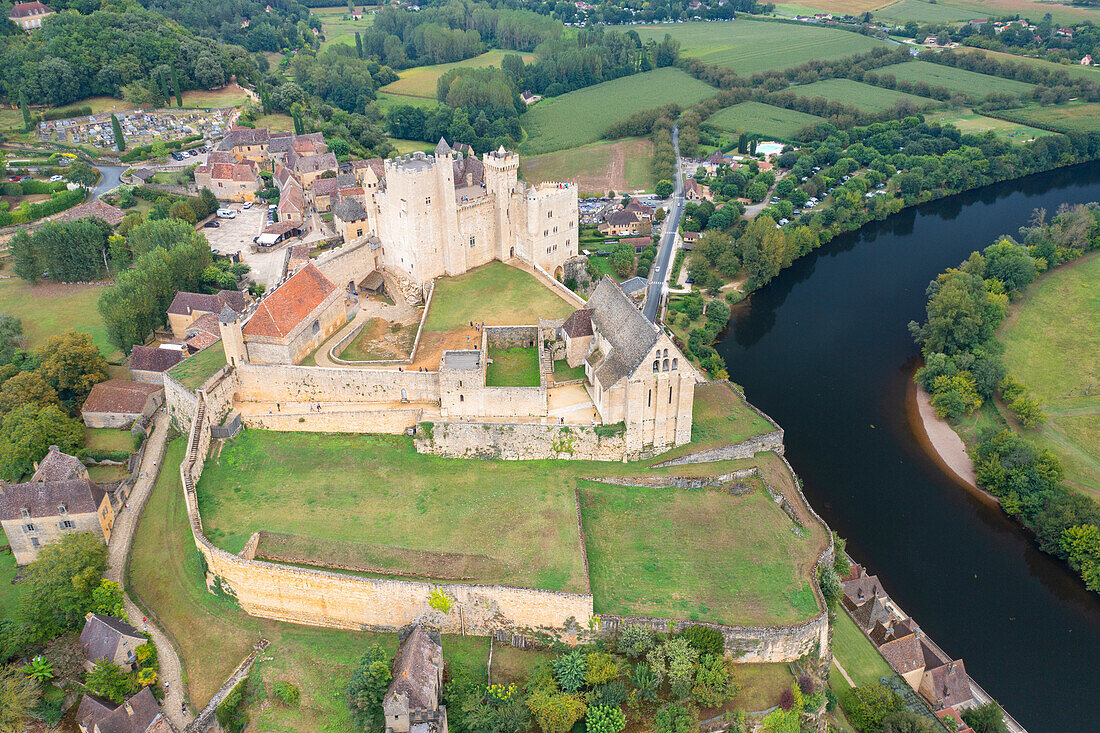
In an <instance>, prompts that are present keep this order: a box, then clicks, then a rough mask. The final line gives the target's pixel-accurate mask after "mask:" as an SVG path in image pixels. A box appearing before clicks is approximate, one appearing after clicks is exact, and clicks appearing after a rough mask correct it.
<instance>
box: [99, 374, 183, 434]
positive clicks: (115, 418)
mask: <svg viewBox="0 0 1100 733" xmlns="http://www.w3.org/2000/svg"><path fill="white" fill-rule="evenodd" d="M162 404H164V387H162V386H161V385H159V384H147V383H145V382H131V381H130V380H127V379H108V380H107V381H106V382H100V383H99V384H97V385H95V386H94V387H92V391H91V392H89V393H88V399H86V400H85V401H84V406H83V407H81V408H80V416H81V418H82V419H83V420H84V425H85V426H87V427H89V428H128V427H130V426H131V425H133V424H134V423H135V422H136V421H137V420H138V419H139V418H142V417H151V416H152V415H153V413H154V412H156V411H157V408H159V407H160V406H161V405H162Z"/></svg>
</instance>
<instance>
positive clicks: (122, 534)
mask: <svg viewBox="0 0 1100 733" xmlns="http://www.w3.org/2000/svg"><path fill="white" fill-rule="evenodd" d="M167 438H168V415H167V413H164V412H158V413H157V415H156V418H154V420H153V430H152V432H151V433H150V434H149V437H148V438H147V440H148V443H147V444H146V446H145V455H144V456H143V458H142V462H141V468H140V469H139V471H138V479H137V482H136V483H135V484H134V489H133V491H131V492H130V498H129V499H128V500H127V501H126V504H125V505H124V507H123V509H122V511H121V512H119V514H118V518H117V519H116V520H115V526H114V529H113V530H112V532H111V541H110V543H109V544H108V545H107V579H108V580H113V581H115V582H116V583H119V584H121V585H122V586H123V590H124V599H125V605H126V617H127V618H128V619H129V620H130V624H131V625H132V626H134V627H137V628H140V629H141V630H142V631H148V632H149V634H150V635H151V636H152V637H153V643H154V644H155V645H156V647H157V661H158V662H159V664H160V673H159V675H158V677H159V680H160V682H161V683H162V684H163V685H164V686H166V687H167V691H166V693H165V695H164V704H163V709H164V713H165V714H166V715H167V716H168V718H169V720H171V721H172V724H173V725H175V726H176V728H177V730H183V729H184V728H186V727H187V725H188V724H189V723H190V722H191V720H192V719H193V716H192V715H191V713H190V712H188V711H187V702H186V697H185V696H184V683H183V665H182V664H181V663H180V658H179V655H178V654H177V653H176V648H175V646H174V645H173V644H172V641H171V639H169V637H168V635H167V634H166V633H165V632H164V630H162V629H161V628H160V627H158V626H157V625H156V624H155V623H153V622H152V621H151V620H145V621H143V619H146V616H145V612H144V611H142V610H141V609H140V608H138V607H137V604H135V603H134V602H133V600H132V599H131V598H130V594H129V593H126V592H125V587H126V586H125V582H124V578H125V575H126V565H127V563H128V561H129V559H130V545H131V543H132V542H133V540H134V531H135V530H136V529H137V524H138V520H139V519H141V512H142V510H143V509H144V508H145V503H146V502H147V501H148V500H149V496H150V495H151V494H152V492H153V487H154V486H155V485H156V482H157V476H158V475H159V473H160V469H161V467H162V464H163V463H164V448H165V446H166V445H167V442H168V440H167Z"/></svg>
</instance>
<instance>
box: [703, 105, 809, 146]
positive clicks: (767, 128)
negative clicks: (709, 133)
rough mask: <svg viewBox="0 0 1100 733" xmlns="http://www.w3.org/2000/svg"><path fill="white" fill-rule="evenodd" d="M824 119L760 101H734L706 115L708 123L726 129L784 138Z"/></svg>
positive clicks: (727, 130) (788, 137)
mask: <svg viewBox="0 0 1100 733" xmlns="http://www.w3.org/2000/svg"><path fill="white" fill-rule="evenodd" d="M824 121H825V118H823V117H818V116H817V115H808V114H806V113H805V112H799V111H797V110H793V109H783V108H782V107H773V106H772V105H770V104H763V103H761V102H742V103H741V104H735V105H733V106H732V107H726V108H725V109H722V110H719V111H717V112H715V113H714V114H713V115H711V116H710V117H708V118H707V124H709V125H714V126H715V127H718V128H720V129H722V130H725V131H726V132H734V133H736V132H741V131H744V132H749V133H756V134H758V135H764V136H766V137H775V138H781V139H790V138H791V137H793V136H794V134H795V133H796V132H798V131H799V130H801V129H802V128H804V127H809V126H811V125H816V124H817V123H819V122H824Z"/></svg>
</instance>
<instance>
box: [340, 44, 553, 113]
mask: <svg viewBox="0 0 1100 733" xmlns="http://www.w3.org/2000/svg"><path fill="white" fill-rule="evenodd" d="M354 42H355V39H354V37H353V38H352V43H354ZM510 53H518V51H502V50H499V49H493V50H492V51H486V52H485V53H483V54H481V55H480V56H474V57H473V58H468V59H463V60H462V61H454V62H451V63H449V64H433V65H431V66H415V67H413V68H411V69H405V70H404V71H402V72H399V73H398V74H397V75H398V76H399V77H401V78H400V79H398V80H397V81H395V82H393V83H391V84H387V85H386V86H384V87H382V88H381V89H380V90H379V91H380V92H382V93H390V94H400V95H405V96H410V97H427V98H428V99H432V100H434V99H435V98H436V96H435V95H436V83H437V82H438V81H439V77H441V76H443V75H444V74H446V73H447V72H448V71H450V70H451V69H465V68H475V69H480V68H484V67H486V66H498V67H499V66H500V65H501V63H502V61H503V59H504V57H505V56H507V55H508V54H510ZM520 55H521V56H522V57H523V60H524V61H531V60H532V59H534V54H529V53H525V54H520ZM410 104H411V103H410Z"/></svg>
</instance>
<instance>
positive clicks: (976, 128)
mask: <svg viewBox="0 0 1100 733" xmlns="http://www.w3.org/2000/svg"><path fill="white" fill-rule="evenodd" d="M925 119H926V120H928V121H929V122H939V123H940V124H943V125H954V126H955V127H957V128H959V131H960V132H962V133H964V134H970V133H980V132H986V131H988V130H992V131H993V132H995V133H997V134H998V135H1000V136H1001V137H1005V138H1008V139H1009V140H1012V141H1013V142H1025V141H1027V140H1030V139H1032V138H1036V137H1042V136H1043V135H1053V134H1054V133H1052V132H1048V131H1046V130H1040V129H1039V128H1037V127H1028V126H1027V125H1021V124H1019V123H1016V122H1009V121H1008V120H999V119H997V118H996V117H986V116H985V115H980V114H978V113H977V112H974V111H972V110H969V109H965V108H964V109H945V110H937V111H935V112H929V113H928V114H926V115H925Z"/></svg>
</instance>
